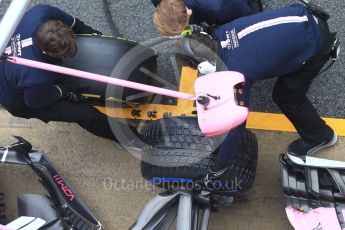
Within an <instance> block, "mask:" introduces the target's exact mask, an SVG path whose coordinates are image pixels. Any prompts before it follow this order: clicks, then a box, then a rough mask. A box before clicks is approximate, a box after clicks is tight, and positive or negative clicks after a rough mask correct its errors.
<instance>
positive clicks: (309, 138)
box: [184, 4, 337, 188]
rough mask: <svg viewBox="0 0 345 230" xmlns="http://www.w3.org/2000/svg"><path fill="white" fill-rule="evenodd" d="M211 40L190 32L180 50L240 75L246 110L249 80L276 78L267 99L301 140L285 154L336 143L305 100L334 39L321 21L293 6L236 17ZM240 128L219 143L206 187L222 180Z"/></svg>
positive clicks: (299, 153) (299, 154)
mask: <svg viewBox="0 0 345 230" xmlns="http://www.w3.org/2000/svg"><path fill="white" fill-rule="evenodd" d="M212 38H213V39H212ZM212 38H211V36H209V35H207V34H193V35H192V36H191V38H186V40H185V42H184V46H190V48H191V49H188V48H186V47H185V50H186V51H187V53H188V50H191V51H192V53H189V55H191V56H192V57H194V59H196V60H198V61H199V62H203V61H204V60H208V62H209V63H211V64H212V63H216V61H217V58H219V59H221V60H218V62H217V70H220V71H222V70H230V71H237V72H240V73H242V74H243V75H244V76H245V78H246V84H245V90H244V93H245V94H246V95H245V97H246V100H247V106H248V98H249V88H250V85H251V82H253V81H256V80H262V79H267V78H272V77H278V79H277V81H276V83H275V86H274V88H273V94H272V97H273V101H274V102H275V103H276V104H277V105H278V107H279V108H280V109H281V111H282V112H283V113H284V115H285V116H286V117H287V118H288V119H289V120H290V121H291V123H292V124H293V126H294V127H295V128H296V130H297V132H298V134H299V135H300V137H301V138H300V139H297V140H295V141H293V142H292V143H290V144H289V145H288V147H287V153H288V154H289V155H290V156H292V157H303V156H306V155H310V154H313V153H315V152H316V151H318V150H320V149H322V148H325V147H328V146H332V145H334V144H335V143H336V141H337V135H336V133H335V132H334V131H333V130H332V128H330V127H329V126H328V125H327V124H326V123H325V121H324V120H322V119H321V118H320V116H319V114H318V113H317V111H316V109H315V108H314V107H313V105H312V104H311V102H310V101H309V100H308V98H307V97H306V93H307V91H308V89H309V87H310V85H311V83H312V81H313V79H314V78H315V77H316V76H317V75H318V73H319V72H320V70H321V69H322V68H323V66H324V65H325V64H326V63H327V61H328V60H329V59H330V56H331V54H332V53H333V52H334V48H335V47H334V41H335V40H336V39H335V35H334V34H332V33H330V31H329V28H328V24H327V22H326V20H323V19H321V18H319V17H317V16H315V15H313V14H312V13H311V11H310V10H309V8H307V7H305V6H304V5H301V4H294V5H291V6H287V7H284V8H281V9H276V10H272V11H266V12H262V13H259V14H255V15H251V16H248V17H243V18H239V19H237V20H235V21H233V22H231V23H228V24H225V25H223V26H220V27H219V28H217V29H216V30H215V31H214V33H213V34H212ZM221 62H222V63H223V64H220V63H221ZM244 128H245V124H242V125H241V126H240V127H238V128H236V129H234V130H232V131H231V132H230V133H229V134H228V135H227V137H226V138H225V140H224V142H223V143H222V144H221V145H220V147H219V152H218V155H217V157H216V160H215V164H214V165H212V166H211V167H210V168H209V171H208V173H207V175H206V176H205V180H204V181H205V184H206V185H207V186H208V187H210V188H215V184H216V183H219V182H220V183H225V182H226V181H225V180H226V178H225V176H224V175H226V173H225V172H226V171H227V170H229V168H230V167H229V166H230V165H231V162H232V159H233V156H234V153H235V152H236V150H237V148H238V147H239V143H240V141H241V133H242V132H243V130H244ZM239 154H240V153H239ZM217 188H219V185H217Z"/></svg>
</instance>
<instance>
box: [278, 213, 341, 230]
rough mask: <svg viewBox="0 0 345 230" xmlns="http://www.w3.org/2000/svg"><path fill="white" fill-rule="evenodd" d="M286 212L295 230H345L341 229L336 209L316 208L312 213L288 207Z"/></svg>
mask: <svg viewBox="0 0 345 230" xmlns="http://www.w3.org/2000/svg"><path fill="white" fill-rule="evenodd" d="M285 211H286V214H287V216H288V219H289V221H290V223H291V225H292V226H293V227H294V229H295V230H344V229H342V228H341V227H340V224H339V220H338V217H337V213H336V210H335V209H334V208H316V209H313V210H311V211H310V212H302V211H299V210H296V209H294V208H292V207H286V208H285ZM343 216H344V214H343Z"/></svg>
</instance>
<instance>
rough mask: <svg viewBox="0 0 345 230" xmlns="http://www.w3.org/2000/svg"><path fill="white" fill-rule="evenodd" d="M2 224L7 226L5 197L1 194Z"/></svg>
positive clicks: (0, 215)
mask: <svg viewBox="0 0 345 230" xmlns="http://www.w3.org/2000/svg"><path fill="white" fill-rule="evenodd" d="M0 224H2V225H5V224H6V215H5V196H4V194H3V193H0Z"/></svg>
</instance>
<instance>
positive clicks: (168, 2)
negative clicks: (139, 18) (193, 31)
mask: <svg viewBox="0 0 345 230" xmlns="http://www.w3.org/2000/svg"><path fill="white" fill-rule="evenodd" d="M189 18H190V16H189V15H188V13H187V6H186V4H185V3H184V1H183V0H162V1H161V3H160V4H159V5H158V6H157V8H156V10H155V13H154V16H153V23H154V24H155V25H156V27H157V29H158V30H159V32H161V33H162V34H164V35H167V36H172V35H178V34H180V33H181V32H182V31H183V30H184V29H185V27H186V26H187V25H188V23H189Z"/></svg>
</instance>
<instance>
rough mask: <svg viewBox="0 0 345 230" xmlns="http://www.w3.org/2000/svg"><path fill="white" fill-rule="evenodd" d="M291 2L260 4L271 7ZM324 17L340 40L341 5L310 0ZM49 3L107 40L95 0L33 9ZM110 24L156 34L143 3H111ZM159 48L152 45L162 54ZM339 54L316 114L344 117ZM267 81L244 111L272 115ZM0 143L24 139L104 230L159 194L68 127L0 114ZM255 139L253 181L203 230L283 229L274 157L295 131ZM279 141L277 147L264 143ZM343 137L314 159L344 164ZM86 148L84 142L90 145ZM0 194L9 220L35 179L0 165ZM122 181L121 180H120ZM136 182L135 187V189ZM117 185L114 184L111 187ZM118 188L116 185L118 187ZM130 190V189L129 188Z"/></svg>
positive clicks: (344, 17) (124, 159)
mask: <svg viewBox="0 0 345 230" xmlns="http://www.w3.org/2000/svg"><path fill="white" fill-rule="evenodd" d="M9 2H10V1H9V0H3V1H2V3H1V5H0V7H1V8H0V13H3V12H4V9H5V8H6V5H8V3H9ZM290 2H291V3H292V1H264V3H265V8H266V9H271V8H276V7H279V6H283V5H286V4H288V3H290ZM315 2H316V3H318V4H319V5H322V6H324V7H325V8H326V9H327V10H329V12H330V13H331V15H332V18H331V19H330V21H329V24H330V27H331V30H332V31H337V32H338V35H339V37H340V38H341V39H342V38H344V37H345V36H344V35H345V27H344V26H343V23H344V22H345V14H344V12H345V10H344V9H345V2H344V1H343V0H336V1H321V0H318V1H315ZM38 3H45V4H52V5H55V6H58V7H60V8H62V9H63V10H65V11H67V12H69V13H71V14H72V15H74V16H77V17H79V18H80V19H82V20H84V21H85V22H86V23H88V24H89V25H91V26H92V27H94V28H97V29H98V30H100V31H102V32H103V33H104V34H112V31H111V29H110V27H109V25H108V22H107V20H106V19H105V16H104V9H103V4H102V1H100V0H97V1H96V0H91V1H84V0H69V1H61V0H60V1H43V0H39V1H33V4H38ZM109 8H110V12H111V13H112V18H113V20H114V22H115V23H116V25H117V27H118V29H119V31H120V33H121V34H122V35H123V36H124V37H127V38H130V39H133V40H137V41H140V42H144V41H147V40H150V39H154V38H157V37H159V36H160V35H159V34H158V32H157V31H156V30H155V28H154V26H153V25H152V23H151V21H152V14H153V10H154V9H153V7H152V5H151V3H150V1H148V0H147V1H143V0H141V1H140V0H123V1H122V0H116V1H115V0H112V1H111V3H110V4H109ZM165 48H166V47H159V48H158V51H160V52H162V53H163V54H164V52H163V51H164V49H165ZM344 62H345V61H344V52H341V55H340V57H339V61H338V62H337V63H336V64H335V65H334V67H332V69H330V70H329V71H328V72H326V73H325V74H322V75H320V76H319V77H318V78H317V79H316V80H315V81H314V83H313V85H312V87H311V89H310V92H309V98H310V99H311V101H312V102H313V103H314V104H315V106H316V108H317V109H318V111H319V113H320V115H322V116H325V117H337V118H344V117H345V111H344V108H345V106H344V103H343V98H344V92H343V89H344V77H345V70H344ZM159 73H160V74H163V73H164V76H166V78H167V79H170V80H171V81H172V82H173V81H174V79H175V76H174V69H173V67H172V65H171V62H170V59H169V57H166V56H164V55H162V57H160V58H159ZM274 81H275V80H266V81H262V82H259V83H257V84H255V86H254V87H253V90H252V94H251V97H252V105H251V110H252V111H260V112H279V110H278V108H277V107H276V106H275V105H274V103H273V102H272V100H271V97H270V95H271V89H272V86H273V84H274ZM0 128H1V129H0V134H1V135H0V145H1V146H5V145H8V144H10V143H12V142H13V141H14V139H13V138H11V135H20V136H22V137H24V138H26V139H28V140H29V141H30V142H31V143H32V144H33V146H34V148H35V149H39V150H43V151H45V152H46V153H47V154H48V156H49V157H50V158H51V160H52V161H53V162H54V164H55V165H56V166H57V167H58V169H59V171H60V172H61V174H62V175H64V176H65V177H66V179H67V180H68V181H69V182H70V184H71V185H72V187H74V188H75V190H76V192H77V193H78V194H79V195H80V196H81V197H82V198H83V199H84V201H85V203H86V204H87V205H88V206H89V207H90V208H91V210H92V211H94V212H95V214H96V216H98V217H99V219H100V221H101V222H102V223H103V224H104V227H105V229H126V228H128V227H129V226H130V225H131V224H132V223H133V222H134V221H135V218H136V217H137V216H138V214H139V213H140V211H141V209H142V208H143V207H144V206H145V204H146V202H147V201H148V200H149V199H150V198H152V197H153V195H154V194H156V193H157V192H158V191H159V190H158V189H146V188H142V187H140V188H138V187H137V188H133V183H136V182H138V181H143V179H142V177H141V175H140V162H139V160H137V159H136V158H134V157H133V156H132V155H130V154H127V153H126V151H124V150H122V149H120V148H118V147H117V146H115V145H114V144H113V143H112V142H110V141H107V140H103V139H101V138H98V137H95V136H93V135H91V134H89V133H87V132H86V131H84V130H82V129H81V128H79V127H78V126H77V125H74V124H65V123H49V124H48V125H46V124H43V123H42V122H39V121H37V120H24V119H17V118H13V117H11V116H10V115H9V114H8V113H7V112H5V111H3V110H1V111H0ZM255 133H256V134H257V136H258V139H259V162H258V169H257V178H256V182H255V184H254V187H253V189H252V190H251V192H250V193H249V194H247V195H246V198H245V199H240V201H238V202H235V203H234V205H233V206H230V207H222V208H220V211H219V212H216V213H212V218H211V223H210V229H291V226H290V225H289V223H288V221H287V218H286V216H285V214H284V210H283V203H282V199H281V197H282V192H281V186H280V181H279V164H278V154H279V153H281V152H284V151H285V148H286V146H287V144H288V143H289V142H291V141H292V140H293V139H295V138H296V137H297V135H296V134H295V133H286V132H269V131H255ZM272 140H279V141H272ZM343 142H344V139H343V138H340V140H339V142H338V144H337V146H336V147H335V148H332V149H331V150H328V151H324V152H322V153H320V156H322V157H327V158H332V159H338V160H345V158H344V156H343V155H344V154H343V151H342V149H343V146H344V143H343ZM90 143H92V144H90ZM0 175H1V180H0V188H1V190H0V191H4V192H5V193H6V196H7V198H6V201H7V214H8V216H9V219H13V218H14V217H15V216H16V207H15V196H16V195H17V194H22V193H39V194H44V190H43V189H42V187H41V186H40V185H39V183H38V182H36V177H35V176H34V175H33V173H32V172H31V170H30V169H29V168H26V167H20V166H12V165H1V166H0ZM109 178H110V180H111V181H113V182H114V183H113V185H115V184H116V183H115V182H120V185H121V187H115V186H112V187H110V188H109V187H107V184H106V185H105V183H106V181H107V180H109ZM122 181H123V182H122ZM139 184H140V183H139ZM117 185H119V184H118V183H117ZM122 185H123V186H122ZM134 187H135V186H134Z"/></svg>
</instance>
